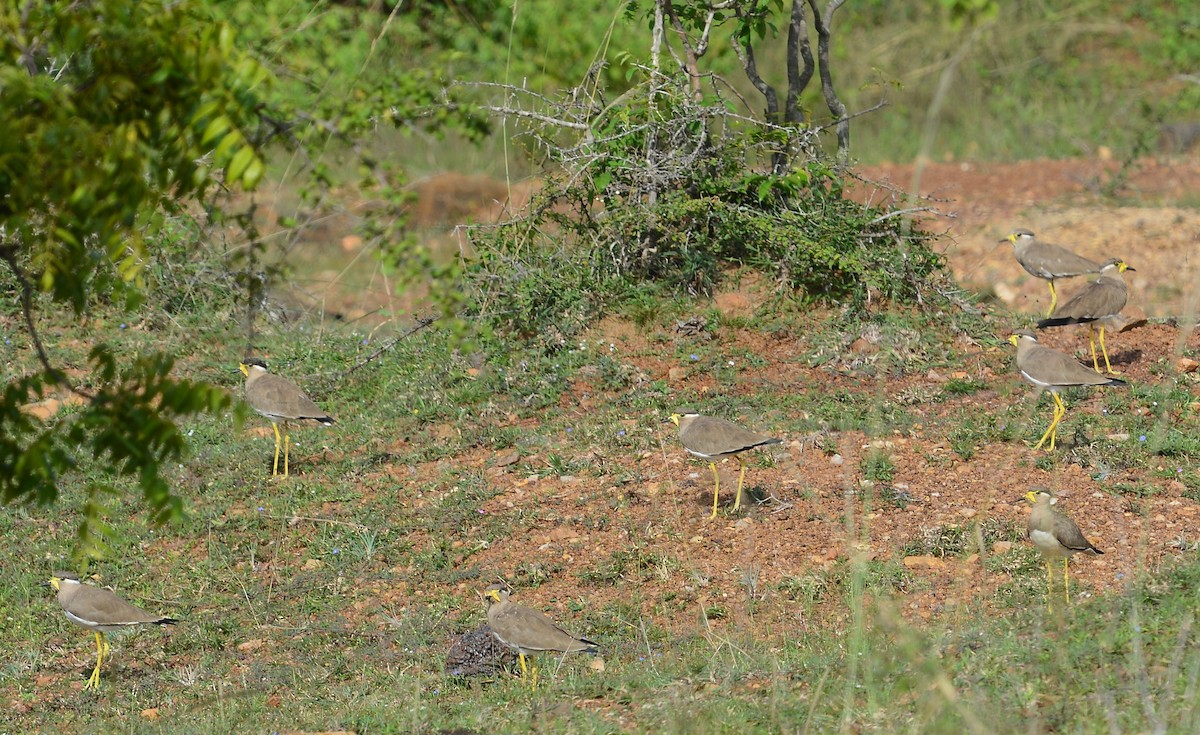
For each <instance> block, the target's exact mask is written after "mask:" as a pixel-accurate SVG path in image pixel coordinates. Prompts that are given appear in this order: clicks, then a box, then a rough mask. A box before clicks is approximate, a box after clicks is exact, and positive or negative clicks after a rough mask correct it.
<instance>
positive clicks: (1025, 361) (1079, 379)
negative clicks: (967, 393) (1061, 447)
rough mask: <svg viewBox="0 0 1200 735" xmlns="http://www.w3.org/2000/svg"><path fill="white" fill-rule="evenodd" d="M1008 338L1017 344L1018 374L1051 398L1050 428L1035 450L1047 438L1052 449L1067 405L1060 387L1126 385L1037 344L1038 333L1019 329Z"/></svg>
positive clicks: (1062, 353)
mask: <svg viewBox="0 0 1200 735" xmlns="http://www.w3.org/2000/svg"><path fill="white" fill-rule="evenodd" d="M1008 341H1009V342H1012V343H1013V344H1014V345H1016V348H1017V370H1019V371H1020V373H1021V377H1022V378H1024V379H1025V380H1026V381H1028V382H1029V383H1032V384H1033V385H1034V386H1036V387H1037V388H1039V389H1041V390H1048V391H1050V395H1051V396H1052V397H1053V398H1054V415H1053V418H1051V420H1050V428H1048V429H1046V433H1044V434H1042V438H1041V439H1039V440H1038V443H1037V444H1036V445H1034V447H1033V448H1034V449H1040V448H1041V447H1042V445H1043V444H1045V443H1046V440H1047V439H1049V440H1050V446H1049V447H1047V448H1046V451H1048V452H1053V451H1054V440H1055V437H1056V436H1057V435H1058V424H1059V422H1061V421H1062V420H1063V417H1064V416H1066V415H1067V407H1066V406H1065V405H1063V401H1062V398H1061V397H1059V395H1058V392H1059V391H1060V390H1062V389H1063V388H1069V387H1071V386H1077V385H1125V381H1124V380H1120V379H1118V378H1108V377H1105V376H1103V375H1098V374H1096V371H1094V370H1088V368H1087V365H1083V364H1080V363H1079V362H1077V361H1076V360H1075V358H1073V357H1071V356H1070V355H1068V354H1066V353H1064V352H1059V351H1058V350H1053V349H1050V348H1049V347H1045V346H1043V345H1040V344H1038V341H1037V335H1035V334H1034V333H1033V332H1031V331H1029V330H1028V329H1018V330H1017V331H1016V332H1014V333H1013V335H1012V336H1011V337H1009V338H1008Z"/></svg>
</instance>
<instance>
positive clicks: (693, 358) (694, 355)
mask: <svg viewBox="0 0 1200 735" xmlns="http://www.w3.org/2000/svg"><path fill="white" fill-rule="evenodd" d="M688 357H690V358H692V360H699V359H700V356H699V355H697V354H694V353H693V354H691V355H688Z"/></svg>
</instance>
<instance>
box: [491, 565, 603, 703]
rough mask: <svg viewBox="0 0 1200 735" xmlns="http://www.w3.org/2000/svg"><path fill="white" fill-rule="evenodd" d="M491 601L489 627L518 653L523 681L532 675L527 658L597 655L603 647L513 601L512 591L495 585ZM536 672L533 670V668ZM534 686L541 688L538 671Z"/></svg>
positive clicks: (534, 677)
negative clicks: (545, 654) (548, 654)
mask: <svg viewBox="0 0 1200 735" xmlns="http://www.w3.org/2000/svg"><path fill="white" fill-rule="evenodd" d="M484 596H485V597H486V598H487V599H488V610H487V618H488V625H490V626H491V627H492V634H493V635H495V636H496V640H498V641H500V642H501V643H503V644H504V645H506V646H508V647H509V648H511V649H513V650H515V651H516V652H517V657H518V660H519V662H520V664H521V678H522V680H524V679H526V678H527V677H528V676H529V675H530V673H529V670H528V669H527V667H526V663H525V657H526V656H531V655H533V654H535V653H541V652H543V651H557V652H559V653H596V652H597V650H598V649H597V646H598V645H599V644H597V643H595V642H593V641H589V640H588V639H586V638H579V637H578V636H574V635H571V634H570V633H568V632H567V631H565V630H563V629H562V628H560V627H558V626H557V625H555V624H554V623H553V622H552V621H551V620H550V618H548V617H546V616H545V615H543V614H542V613H541V612H539V611H537V610H534V609H533V608H529V607H525V606H524V605H518V604H517V603H515V602H511V601H509V599H508V597H509V591H508V588H507V587H505V586H504V585H503V584H493V585H491V586H489V587H488V588H487V589H485V590H484ZM529 668H532V667H529ZM532 676H533V683H532V686H534V687H536V686H537V670H536V669H533V672H532Z"/></svg>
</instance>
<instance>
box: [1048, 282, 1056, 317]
mask: <svg viewBox="0 0 1200 735" xmlns="http://www.w3.org/2000/svg"><path fill="white" fill-rule="evenodd" d="M1047 283H1049V284H1050V311H1047V312H1046V316H1050V315H1051V314H1053V313H1054V307H1056V306H1058V292H1057V291H1055V290H1054V279H1053V278H1051V279H1050V280H1049V281H1047Z"/></svg>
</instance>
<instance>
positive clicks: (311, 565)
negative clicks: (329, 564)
mask: <svg viewBox="0 0 1200 735" xmlns="http://www.w3.org/2000/svg"><path fill="white" fill-rule="evenodd" d="M323 566H324V564H322V563H321V560H320V559H309V560H308V561H306V562H304V566H303V567H301V569H303V570H304V571H306V572H311V571H313V570H314V569H320V568H321V567H323Z"/></svg>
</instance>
